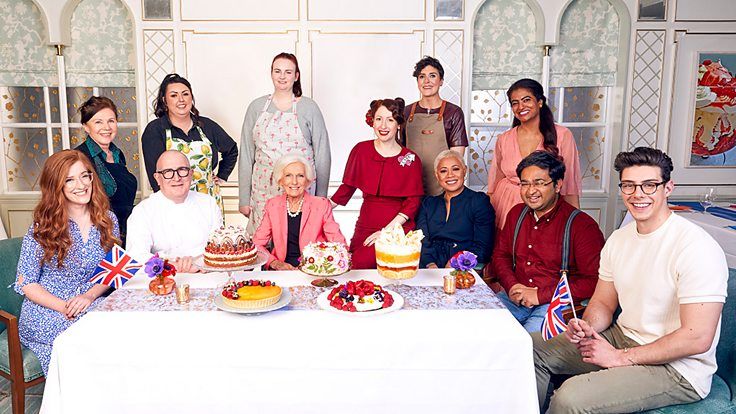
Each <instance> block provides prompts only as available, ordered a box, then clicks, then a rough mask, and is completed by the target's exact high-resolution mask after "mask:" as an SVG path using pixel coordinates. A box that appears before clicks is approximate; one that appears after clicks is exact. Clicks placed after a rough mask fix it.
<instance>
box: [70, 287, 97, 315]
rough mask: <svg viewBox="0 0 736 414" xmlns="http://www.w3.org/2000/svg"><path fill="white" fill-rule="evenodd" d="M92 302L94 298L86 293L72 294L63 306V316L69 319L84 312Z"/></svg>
mask: <svg viewBox="0 0 736 414" xmlns="http://www.w3.org/2000/svg"><path fill="white" fill-rule="evenodd" d="M92 302H94V299H93V298H92V296H90V295H88V294H86V293H84V294H81V295H77V296H74V297H73V298H71V299H69V300H68V301H67V302H66V306H64V316H66V318H67V319H70V320H71V319H74V318H76V317H77V316H79V315H81V314H83V313H84V312H86V311H87V309H89V306H90V305H91V304H92Z"/></svg>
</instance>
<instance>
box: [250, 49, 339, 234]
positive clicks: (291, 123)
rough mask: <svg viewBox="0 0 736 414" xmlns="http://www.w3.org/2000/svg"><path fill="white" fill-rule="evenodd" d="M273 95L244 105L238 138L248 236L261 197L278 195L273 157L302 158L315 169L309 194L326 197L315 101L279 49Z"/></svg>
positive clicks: (323, 135)
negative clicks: (314, 177) (307, 93)
mask: <svg viewBox="0 0 736 414" xmlns="http://www.w3.org/2000/svg"><path fill="white" fill-rule="evenodd" d="M271 81H272V82H273V93H272V94H270V95H266V96H262V97H260V98H258V99H256V100H254V101H253V102H251V103H250V105H248V110H247V111H246V112H245V120H244V121H243V132H242V134H241V136H240V161H239V164H238V165H239V171H238V177H239V184H240V212H241V213H243V214H244V215H245V216H246V217H248V218H249V219H248V228H247V230H248V233H249V234H253V233H254V232H255V230H256V229H257V228H258V225H259V224H260V223H261V219H262V218H263V213H264V208H265V206H266V201H267V200H268V199H270V198H272V197H274V196H276V195H278V194H279V186H278V182H277V179H276V178H274V177H273V174H272V173H273V166H274V164H275V163H276V160H278V159H279V158H281V156H282V155H285V154H287V153H291V152H293V153H297V154H299V155H302V156H304V157H305V158H306V159H307V161H308V162H309V163H311V164H312V167H313V168H314V169H315V171H316V173H317V179H316V181H315V182H314V183H313V184H312V186H310V189H309V192H310V194H316V195H318V196H321V197H325V196H327V187H328V185H329V181H330V141H329V138H328V136H327V128H326V127H325V121H324V119H323V118H322V112H320V110H319V107H318V106H317V104H316V103H315V102H314V101H313V100H311V99H309V98H307V97H306V96H302V85H301V80H300V72H299V62H298V61H297V60H296V56H294V55H292V54H291V53H279V54H278V55H276V57H274V58H273V61H272V62H271Z"/></svg>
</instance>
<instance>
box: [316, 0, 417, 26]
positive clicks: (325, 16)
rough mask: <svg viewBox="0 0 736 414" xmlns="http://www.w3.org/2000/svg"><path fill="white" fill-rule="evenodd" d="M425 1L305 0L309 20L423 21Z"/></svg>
mask: <svg viewBox="0 0 736 414" xmlns="http://www.w3.org/2000/svg"><path fill="white" fill-rule="evenodd" d="M426 7H427V6H426V4H425V0H400V1H396V0H370V1H358V0H307V15H308V17H309V20H384V21H385V20H424V19H425V16H426V14H427V8H426Z"/></svg>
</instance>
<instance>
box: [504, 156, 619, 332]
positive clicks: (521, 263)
mask: <svg viewBox="0 0 736 414" xmlns="http://www.w3.org/2000/svg"><path fill="white" fill-rule="evenodd" d="M516 174H517V175H518V176H519V178H520V180H521V199H522V200H523V201H524V203H522V204H518V205H516V206H514V208H512V209H511V211H510V212H509V215H508V218H507V219H506V225H505V226H504V228H503V229H502V230H501V233H500V234H499V236H498V239H497V241H496V242H497V246H496V248H495V249H494V251H493V261H492V262H493V270H494V273H495V274H496V276H497V277H498V278H499V280H500V282H501V285H502V286H503V288H504V289H505V290H506V292H505V293H501V294H499V298H500V299H501V300H502V301H503V302H504V304H505V305H506V307H507V308H508V309H509V311H511V313H512V314H513V315H514V317H515V318H516V319H517V320H518V321H519V322H520V323H521V324H522V325H524V328H525V329H526V330H527V331H528V332H538V331H539V330H540V329H541V326H542V320H543V319H544V314H545V313H546V311H547V308H548V307H549V302H550V301H551V300H552V294H553V293H554V290H555V287H556V286H557V282H558V281H559V280H560V267H561V262H562V240H563V236H564V233H565V225H566V224H567V220H568V218H569V217H570V215H571V214H572V212H573V211H575V207H573V206H571V205H570V204H568V203H567V202H565V200H563V199H562V197H560V188H561V187H562V180H563V177H564V175H565V164H563V163H562V161H560V160H559V159H558V158H557V157H555V156H554V155H552V154H550V153H548V152H546V151H535V152H533V153H531V154H529V155H528V156H527V157H526V158H524V159H523V160H521V162H520V163H519V166H518V167H517V168H516ZM525 206H527V207H529V208H528V209H527V211H526V212H525V213H524V217H523V219H522V220H521V225H520V227H519V233H518V235H517V237H516V244H515V245H514V242H513V240H514V231H515V229H516V226H517V223H518V222H519V219H520V217H521V215H522V213H523V212H524V207H525ZM604 242H605V240H604V238H603V233H601V231H600V229H599V228H598V224H597V223H596V222H595V220H593V218H591V217H590V216H589V215H587V214H585V213H582V212H581V213H579V214H578V215H577V216H576V217H575V218H573V221H572V226H571V228H570V251H569V265H568V266H569V272H568V280H569V282H570V291H571V293H572V296H573V300H574V302H575V303H579V301H580V300H583V299H588V298H590V297H591V296H592V295H593V290H595V285H596V282H597V280H598V262H599V260H600V253H601V249H602V248H603V244H604ZM514 258H515V259H516V260H515V265H514Z"/></svg>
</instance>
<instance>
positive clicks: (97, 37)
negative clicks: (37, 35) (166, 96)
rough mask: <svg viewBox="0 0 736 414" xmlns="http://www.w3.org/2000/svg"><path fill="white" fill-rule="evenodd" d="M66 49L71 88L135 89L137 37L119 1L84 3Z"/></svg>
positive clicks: (76, 13)
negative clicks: (121, 87) (116, 87)
mask: <svg viewBox="0 0 736 414" xmlns="http://www.w3.org/2000/svg"><path fill="white" fill-rule="evenodd" d="M71 27H72V30H71V32H72V33H71V34H72V41H71V45H70V46H69V47H67V48H66V49H64V56H65V59H66V61H65V64H66V73H67V80H66V82H67V85H68V86H109V87H112V86H135V65H136V59H135V43H134V42H135V36H134V34H133V22H132V17H131V16H130V13H129V12H128V9H127V8H126V7H125V6H124V5H123V4H122V3H121V2H120V1H119V0H82V1H81V2H80V3H79V5H78V6H77V8H76V9H75V10H74V14H73V15H72V21H71Z"/></svg>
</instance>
